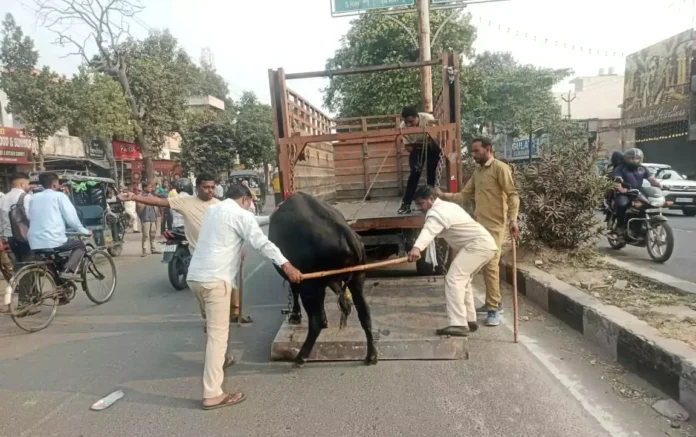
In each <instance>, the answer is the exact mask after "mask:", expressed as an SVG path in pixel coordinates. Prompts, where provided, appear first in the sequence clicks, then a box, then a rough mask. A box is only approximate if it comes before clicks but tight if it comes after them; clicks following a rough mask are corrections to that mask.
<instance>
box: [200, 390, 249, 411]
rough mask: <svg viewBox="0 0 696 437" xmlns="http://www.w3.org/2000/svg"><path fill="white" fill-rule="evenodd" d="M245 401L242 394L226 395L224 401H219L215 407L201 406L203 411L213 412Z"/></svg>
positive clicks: (244, 396)
mask: <svg viewBox="0 0 696 437" xmlns="http://www.w3.org/2000/svg"><path fill="white" fill-rule="evenodd" d="M245 400H246V395H245V394H244V393H227V396H225V399H223V400H222V401H220V403H219V404H215V405H203V409H204V410H215V409H218V408H222V407H229V406H230V405H237V404H240V403H242V402H244V401H245Z"/></svg>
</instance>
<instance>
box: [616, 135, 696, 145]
mask: <svg viewBox="0 0 696 437" xmlns="http://www.w3.org/2000/svg"><path fill="white" fill-rule="evenodd" d="M686 135H689V133H688V132H681V133H678V134H670V135H660V136H657V137H651V138H641V139H639V140H627V141H625V143H626V144H636V143H647V142H649V141H659V140H667V139H670V138H679V137H684V136H686Z"/></svg>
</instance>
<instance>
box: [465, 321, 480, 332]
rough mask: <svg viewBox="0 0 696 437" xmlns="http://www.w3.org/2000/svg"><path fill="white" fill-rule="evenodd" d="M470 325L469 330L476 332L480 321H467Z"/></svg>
mask: <svg viewBox="0 0 696 437" xmlns="http://www.w3.org/2000/svg"><path fill="white" fill-rule="evenodd" d="M467 325H469V332H476V331H478V323H476V322H469V323H467Z"/></svg>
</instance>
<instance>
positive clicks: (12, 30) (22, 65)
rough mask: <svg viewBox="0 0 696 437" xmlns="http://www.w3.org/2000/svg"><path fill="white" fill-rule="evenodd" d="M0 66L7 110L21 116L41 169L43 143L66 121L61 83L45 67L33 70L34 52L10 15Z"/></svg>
mask: <svg viewBox="0 0 696 437" xmlns="http://www.w3.org/2000/svg"><path fill="white" fill-rule="evenodd" d="M2 25H3V30H2V34H3V40H2V48H1V49H0V63H1V64H2V65H3V68H4V72H2V74H0V88H2V90H3V91H5V94H7V99H8V105H7V111H8V112H10V113H12V114H13V115H15V116H17V117H21V119H22V121H23V122H24V125H25V130H26V131H27V132H28V133H29V135H30V136H31V138H33V139H34V140H35V141H36V144H37V149H38V150H37V157H38V167H39V169H40V170H44V169H45V167H44V154H43V150H44V145H45V143H46V140H47V139H48V138H49V137H51V136H52V135H53V134H55V133H56V132H57V131H58V130H59V129H61V128H62V127H64V125H65V121H66V113H65V107H66V105H65V97H66V96H65V92H64V81H63V79H62V78H61V77H60V76H58V75H57V74H56V73H54V72H52V71H51V70H50V69H49V68H48V67H44V68H43V69H41V71H38V72H37V71H36V64H37V62H38V58H39V55H38V52H37V51H36V50H34V41H33V40H32V39H31V38H29V37H26V36H24V33H23V32H22V29H21V27H19V26H17V23H16V22H15V20H14V18H13V17H12V15H11V14H7V15H6V16H5V20H4V21H3V23H2Z"/></svg>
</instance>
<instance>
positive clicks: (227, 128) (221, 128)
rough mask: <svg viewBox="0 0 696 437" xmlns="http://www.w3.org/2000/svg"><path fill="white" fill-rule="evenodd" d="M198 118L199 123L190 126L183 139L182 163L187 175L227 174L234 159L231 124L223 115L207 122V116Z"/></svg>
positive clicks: (232, 124) (203, 115)
mask: <svg viewBox="0 0 696 437" xmlns="http://www.w3.org/2000/svg"><path fill="white" fill-rule="evenodd" d="M198 115H199V116H201V118H200V119H199V120H200V121H202V124H200V125H198V126H195V127H192V128H191V129H190V131H188V132H186V135H184V136H183V142H182V149H181V158H182V159H181V161H182V164H183V166H184V170H186V171H188V172H192V173H194V174H199V173H202V172H206V173H211V174H213V175H215V176H216V177H217V176H218V175H219V174H220V173H223V172H226V171H229V169H230V168H231V167H232V165H233V164H234V161H235V158H236V156H237V151H236V150H235V147H234V143H233V141H234V131H235V127H234V123H233V120H232V119H231V118H230V117H229V116H228V115H227V114H225V113H223V114H222V115H218V116H217V117H215V118H213V119H207V120H206V117H207V115H209V114H206V113H201V114H198ZM203 120H205V121H203Z"/></svg>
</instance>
